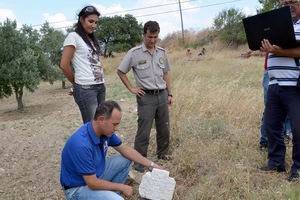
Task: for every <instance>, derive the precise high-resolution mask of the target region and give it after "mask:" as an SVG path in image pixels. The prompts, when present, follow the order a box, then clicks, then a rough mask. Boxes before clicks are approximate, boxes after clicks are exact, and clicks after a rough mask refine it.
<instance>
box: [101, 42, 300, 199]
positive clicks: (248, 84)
mask: <svg viewBox="0 0 300 200" xmlns="http://www.w3.org/2000/svg"><path fill="white" fill-rule="evenodd" d="M240 53H241V51H237V50H224V49H223V50H222V51H220V46H218V45H217V44H214V45H212V46H210V47H208V48H207V55H205V56H204V57H202V58H201V59H200V60H198V61H188V60H187V59H186V58H185V50H180V51H174V50H173V51H171V53H170V55H169V59H170V62H171V63H172V66H173V68H172V77H173V78H172V79H173V92H172V93H173V95H174V98H175V104H174V106H173V107H172V109H171V127H172V154H173V156H174V159H173V160H172V161H170V162H166V163H162V164H163V165H164V166H165V168H166V169H168V170H170V173H171V176H173V177H175V179H176V181H177V187H176V192H175V195H174V199H175V200H184V199H187V200H194V199H195V200H196V199H278V200H279V199H300V194H299V184H290V183H288V182H287V181H286V176H287V174H266V173H263V172H261V171H260V170H259V169H258V167H259V166H262V165H263V164H264V163H265V162H266V156H267V155H266V153H264V152H260V151H259V150H258V141H259V126H260V119H261V113H262V109H263V102H262V100H263V97H262V87H261V78H262V73H263V67H262V64H263V58H259V57H253V58H249V59H243V58H240V57H239V55H240ZM120 58H121V56H118V57H117V58H115V59H112V60H106V62H105V64H106V65H107V66H106V67H107V68H108V69H109V70H107V73H108V76H109V79H108V81H110V82H109V84H110V85H111V88H117V89H116V93H115V95H118V98H117V99H120V98H123V99H127V100H128V101H129V102H128V104H130V105H131V106H132V107H133V109H134V106H133V105H135V98H133V97H132V96H130V95H128V92H127V91H126V89H125V88H124V87H123V86H122V83H121V82H120V81H119V80H118V78H117V77H116V75H115V73H110V72H114V71H115V67H116V66H117V63H118V62H119V60H120ZM116 61H117V62H116ZM112 69H113V70H112ZM132 81H133V80H132ZM124 91H125V93H123V92H124ZM126 92H127V93H126ZM108 93H109V92H108ZM120 94H123V95H120ZM115 95H113V96H112V98H114V97H115ZM127 117H128V118H126V116H125V117H124V118H123V121H126V123H123V128H124V130H126V131H129V132H130V133H129V135H131V137H130V138H133V135H134V133H135V128H136V125H134V126H133V124H135V123H136V115H134V114H132V115H129V116H127ZM155 148H156V147H155V143H154V138H152V141H151V144H150V154H151V155H150V157H151V156H154V152H155ZM287 154H288V155H287V166H288V167H289V166H290V164H291V148H290V147H289V148H288V150H287Z"/></svg>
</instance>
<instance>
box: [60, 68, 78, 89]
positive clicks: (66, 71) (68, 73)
mask: <svg viewBox="0 0 300 200" xmlns="http://www.w3.org/2000/svg"><path fill="white" fill-rule="evenodd" d="M60 68H61V70H62V71H63V73H64V75H65V76H66V77H67V79H68V80H69V81H70V82H71V83H72V84H73V83H74V82H75V81H74V72H73V70H72V67H71V66H70V65H61V66H60Z"/></svg>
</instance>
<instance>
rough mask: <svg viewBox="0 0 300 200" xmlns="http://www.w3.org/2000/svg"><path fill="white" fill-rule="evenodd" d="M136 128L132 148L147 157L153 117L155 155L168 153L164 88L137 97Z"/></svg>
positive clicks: (165, 94)
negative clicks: (155, 92)
mask: <svg viewBox="0 0 300 200" xmlns="http://www.w3.org/2000/svg"><path fill="white" fill-rule="evenodd" d="M137 105H138V130H137V134H136V137H135V142H134V148H135V149H136V150H137V151H138V152H139V153H141V154H142V155H143V156H145V157H147V150H148V145H149V137H150V131H151V128H152V124H153V119H155V125H156V133H157V135H156V142H157V156H158V157H160V156H164V155H167V154H168V149H169V141H170V126H169V109H168V94H167V91H166V90H163V91H162V92H160V93H158V94H148V93H146V94H145V95H144V96H142V97H137Z"/></svg>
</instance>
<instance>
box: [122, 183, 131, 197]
mask: <svg viewBox="0 0 300 200" xmlns="http://www.w3.org/2000/svg"><path fill="white" fill-rule="evenodd" d="M121 192H122V193H123V194H124V195H125V196H126V197H129V196H131V195H132V194H133V189H132V187H131V186H129V185H124V186H123V187H122V190H121Z"/></svg>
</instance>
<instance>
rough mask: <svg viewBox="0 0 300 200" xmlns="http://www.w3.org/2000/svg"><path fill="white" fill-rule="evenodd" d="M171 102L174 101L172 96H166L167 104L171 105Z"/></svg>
mask: <svg viewBox="0 0 300 200" xmlns="http://www.w3.org/2000/svg"><path fill="white" fill-rule="evenodd" d="M173 102H174V100H173V97H172V96H168V104H169V106H172V105H173Z"/></svg>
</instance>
